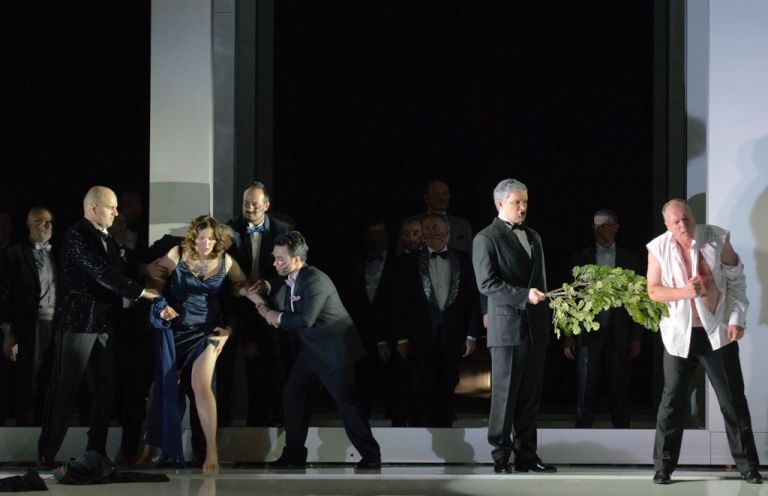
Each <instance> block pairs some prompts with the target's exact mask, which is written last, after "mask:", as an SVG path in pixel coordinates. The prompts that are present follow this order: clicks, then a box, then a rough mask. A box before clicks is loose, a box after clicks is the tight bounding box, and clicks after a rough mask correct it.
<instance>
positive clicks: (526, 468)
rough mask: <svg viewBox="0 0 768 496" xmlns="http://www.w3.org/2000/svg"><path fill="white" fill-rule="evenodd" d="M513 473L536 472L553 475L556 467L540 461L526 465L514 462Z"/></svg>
mask: <svg viewBox="0 0 768 496" xmlns="http://www.w3.org/2000/svg"><path fill="white" fill-rule="evenodd" d="M515 472H538V473H543V474H553V473H555V472H557V467H555V466H554V465H550V464H548V463H544V462H542V461H541V460H538V461H535V462H528V463H517V462H515Z"/></svg>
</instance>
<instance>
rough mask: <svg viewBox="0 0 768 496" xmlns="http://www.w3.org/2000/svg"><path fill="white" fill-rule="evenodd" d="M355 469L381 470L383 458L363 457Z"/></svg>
mask: <svg viewBox="0 0 768 496" xmlns="http://www.w3.org/2000/svg"><path fill="white" fill-rule="evenodd" d="M355 470H356V471H357V470H381V458H362V459H360V461H359V462H357V465H355Z"/></svg>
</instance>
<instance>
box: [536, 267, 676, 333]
mask: <svg viewBox="0 0 768 496" xmlns="http://www.w3.org/2000/svg"><path fill="white" fill-rule="evenodd" d="M573 277H574V281H573V282H572V283H570V284H568V283H566V284H563V286H562V287H561V288H558V289H555V290H553V291H550V292H549V293H546V296H547V298H549V308H551V309H552V323H553V324H554V327H555V334H556V335H557V337H558V338H559V337H560V334H561V333H563V334H565V335H566V336H571V335H574V334H580V333H581V332H582V330H586V331H588V332H589V331H596V330H598V329H600V323H598V322H597V321H595V317H596V316H597V315H598V314H599V313H600V312H602V311H603V310H609V309H611V308H618V307H624V309H625V310H626V311H627V313H628V314H629V316H630V317H631V318H632V320H633V321H635V322H636V323H638V324H640V325H641V326H643V327H645V328H646V329H650V330H652V331H656V330H657V329H658V328H659V321H660V320H661V317H662V316H667V315H669V312H668V310H667V306H666V305H665V304H663V303H657V302H654V301H651V299H650V298H649V297H648V290H647V281H646V279H645V277H643V276H639V275H637V274H636V273H635V272H634V271H632V270H629V269H622V268H619V267H617V268H615V269H612V268H610V267H605V266H598V265H582V266H578V267H574V268H573Z"/></svg>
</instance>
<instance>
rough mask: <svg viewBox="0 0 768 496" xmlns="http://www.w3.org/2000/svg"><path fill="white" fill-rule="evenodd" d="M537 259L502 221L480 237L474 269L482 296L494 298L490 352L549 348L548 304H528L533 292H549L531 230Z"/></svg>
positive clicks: (540, 252) (490, 315)
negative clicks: (528, 344)
mask: <svg viewBox="0 0 768 496" xmlns="http://www.w3.org/2000/svg"><path fill="white" fill-rule="evenodd" d="M525 231H526V234H527V236H528V241H529V243H530V245H531V251H532V256H531V257H529V256H528V253H526V251H525V249H524V248H523V246H522V245H521V244H520V240H519V239H518V238H517V236H516V235H515V233H513V232H512V231H511V230H510V229H509V228H508V227H507V226H506V225H505V224H504V222H503V221H502V220H501V219H499V218H498V217H497V218H495V219H494V220H493V222H491V224H490V225H489V226H488V227H486V228H485V229H483V230H482V231H480V232H479V233H478V234H477V236H475V240H474V244H473V248H472V253H473V256H472V263H473V265H474V267H475V278H476V279H477V287H478V289H479V290H480V293H482V294H484V295H486V296H487V297H488V346H489V347H493V346H515V345H519V344H524V343H526V342H528V341H529V340H534V341H536V342H544V343H546V342H548V340H549V330H550V328H551V322H550V318H549V307H548V306H547V302H546V301H543V302H541V303H539V304H538V305H530V304H529V303H528V292H529V289H530V288H538V289H540V290H541V291H546V290H547V282H546V274H545V267H544V251H543V249H542V246H541V238H540V237H539V235H538V233H537V232H536V231H534V230H533V229H531V228H529V227H525Z"/></svg>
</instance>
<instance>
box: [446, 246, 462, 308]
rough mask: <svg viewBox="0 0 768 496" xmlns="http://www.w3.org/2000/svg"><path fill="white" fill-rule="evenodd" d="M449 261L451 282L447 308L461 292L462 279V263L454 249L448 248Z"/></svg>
mask: <svg viewBox="0 0 768 496" xmlns="http://www.w3.org/2000/svg"><path fill="white" fill-rule="evenodd" d="M448 261H449V262H450V264H451V280H450V281H451V282H450V287H449V288H448V298H446V300H445V308H448V307H450V306H451V303H453V301H454V300H455V299H456V296H457V295H458V294H459V289H460V288H459V281H460V280H461V263H460V262H459V256H458V255H457V254H456V252H455V251H454V250H448Z"/></svg>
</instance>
